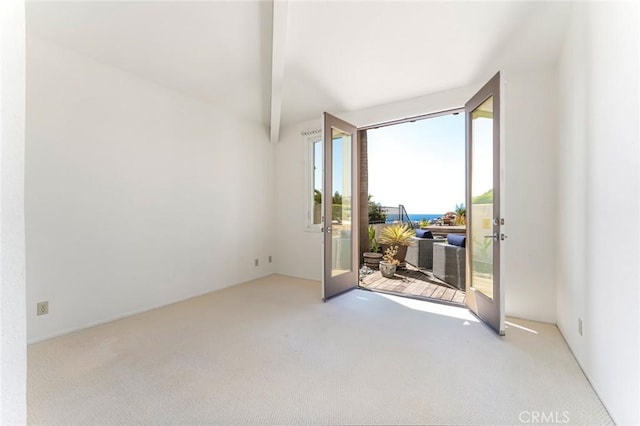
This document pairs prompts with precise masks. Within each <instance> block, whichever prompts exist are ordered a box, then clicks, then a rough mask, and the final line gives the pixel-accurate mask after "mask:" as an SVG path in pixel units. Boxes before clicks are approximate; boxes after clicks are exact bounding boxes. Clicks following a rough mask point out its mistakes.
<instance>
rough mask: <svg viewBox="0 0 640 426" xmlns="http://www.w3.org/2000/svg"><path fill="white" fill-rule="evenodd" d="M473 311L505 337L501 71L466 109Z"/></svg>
mask: <svg viewBox="0 0 640 426" xmlns="http://www.w3.org/2000/svg"><path fill="white" fill-rule="evenodd" d="M465 115H466V123H467V206H468V207H467V241H469V242H471V243H470V244H467V250H468V253H467V268H466V269H467V279H466V293H467V297H466V303H467V306H468V307H469V309H471V311H472V312H474V313H475V314H476V315H477V316H478V317H480V319H482V320H483V321H484V322H485V323H487V324H488V325H489V326H491V328H493V329H494V330H496V332H498V334H500V335H504V292H503V291H502V281H501V277H500V242H501V240H502V239H504V235H503V234H501V233H500V226H501V225H502V224H504V219H502V218H501V217H500V73H498V74H496V75H495V76H494V77H493V78H492V79H491V80H490V81H489V82H488V83H487V84H486V85H485V86H484V87H483V88H482V89H480V91H479V92H478V93H476V95H475V96H474V97H473V98H471V100H470V101H469V102H467V104H466V105H465Z"/></svg>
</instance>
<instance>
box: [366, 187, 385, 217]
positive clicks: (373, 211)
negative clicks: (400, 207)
mask: <svg viewBox="0 0 640 426" xmlns="http://www.w3.org/2000/svg"><path fill="white" fill-rule="evenodd" d="M367 207H368V210H369V223H385V222H386V221H387V215H386V214H385V213H384V210H383V209H382V206H381V205H380V203H376V202H375V201H373V195H371V194H369V196H368V197H367Z"/></svg>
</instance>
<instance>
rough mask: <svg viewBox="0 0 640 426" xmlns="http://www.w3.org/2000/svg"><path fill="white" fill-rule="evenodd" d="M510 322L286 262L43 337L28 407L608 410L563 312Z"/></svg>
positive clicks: (471, 412) (489, 412)
mask: <svg viewBox="0 0 640 426" xmlns="http://www.w3.org/2000/svg"><path fill="white" fill-rule="evenodd" d="M509 323H510V325H509V328H508V329H507V335H506V336H505V337H504V338H500V337H498V336H496V335H495V334H494V333H493V332H492V331H491V330H489V329H488V328H486V327H485V326H484V325H482V324H481V323H478V322H477V321H475V319H474V317H473V316H471V315H470V314H469V313H468V312H467V311H466V310H465V309H463V308H457V307H452V306H445V305H439V304H431V303H427V302H422V301H413V300H410V299H406V298H399V297H394V296H385V295H381V294H376V293H372V292H367V291H362V290H355V291H352V292H349V293H347V294H345V295H343V296H340V297H338V298H335V299H333V300H331V301H329V302H328V303H322V302H321V301H320V285H319V283H317V282H313V281H305V280H300V279H295V278H290V277H283V276H279V275H274V276H270V277H267V278H263V279H260V280H256V281H252V282H249V283H245V284H241V285H238V286H235V287H231V288H228V289H225V290H221V291H218V292H214V293H210V294H208V295H205V296H202V297H198V298H195V299H191V300H188V301H185V302H181V303H177V304H174V305H171V306H167V307H164V308H160V309H156V310H153V311H150V312H146V313H143V314H140V315H136V316H133V317H129V318H126V319H123V320H119V321H115V322H112V323H109V324H105V325H102V326H98V327H93V328H90V329H86V330H83V331H80V332H77V333H73V334H70V335H66V336H62V337H59V338H55V339H51V340H48V341H45V342H41V343H37V344H34V345H31V346H30V347H29V349H28V421H29V424H32V425H36V424H61V425H72V424H73V425H89V424H225V425H226V424H296V425H297V424H519V423H521V422H524V423H536V422H533V421H532V419H533V418H534V416H537V417H535V418H537V419H542V417H541V416H542V415H544V416H546V417H545V419H546V420H547V421H546V423H553V422H554V421H555V423H559V422H563V423H566V422H567V421H568V422H569V423H571V424H585V423H588V424H607V423H611V419H610V418H609V416H608V415H607V413H606V411H605V409H604V407H603V406H602V404H601V403H600V401H599V400H598V398H597V396H596V395H595V393H594V392H593V390H592V388H591V387H590V385H589V383H588V382H587V380H586V378H585V377H584V375H583V374H582V372H581V370H580V368H579V367H578V365H577V364H576V362H575V360H574V359H573V357H572V355H571V353H570V352H569V349H568V347H567V346H566V344H565V342H564V340H563V339H562V337H561V335H560V333H559V332H558V330H557V328H556V327H555V326H553V325H549V324H540V323H534V322H528V321H522V320H513V319H510V320H509ZM536 413H538V414H536ZM549 416H554V418H553V420H550V419H551V417H549Z"/></svg>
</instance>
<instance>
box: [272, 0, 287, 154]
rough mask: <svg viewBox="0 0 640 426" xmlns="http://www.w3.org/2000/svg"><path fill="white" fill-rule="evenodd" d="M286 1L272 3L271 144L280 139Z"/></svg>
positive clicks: (280, 0) (276, 0)
mask: <svg viewBox="0 0 640 426" xmlns="http://www.w3.org/2000/svg"><path fill="white" fill-rule="evenodd" d="M288 13H289V2H288V0H274V1H273V39H272V44H271V142H273V143H275V142H278V140H279V138H280V116H281V114H282V92H283V89H284V62H285V56H286V55H285V53H286V48H287V17H288Z"/></svg>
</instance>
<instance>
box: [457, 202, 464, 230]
mask: <svg viewBox="0 0 640 426" xmlns="http://www.w3.org/2000/svg"><path fill="white" fill-rule="evenodd" d="M466 224H467V208H466V207H465V206H464V203H461V204H459V205H458V204H456V225H466Z"/></svg>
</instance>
